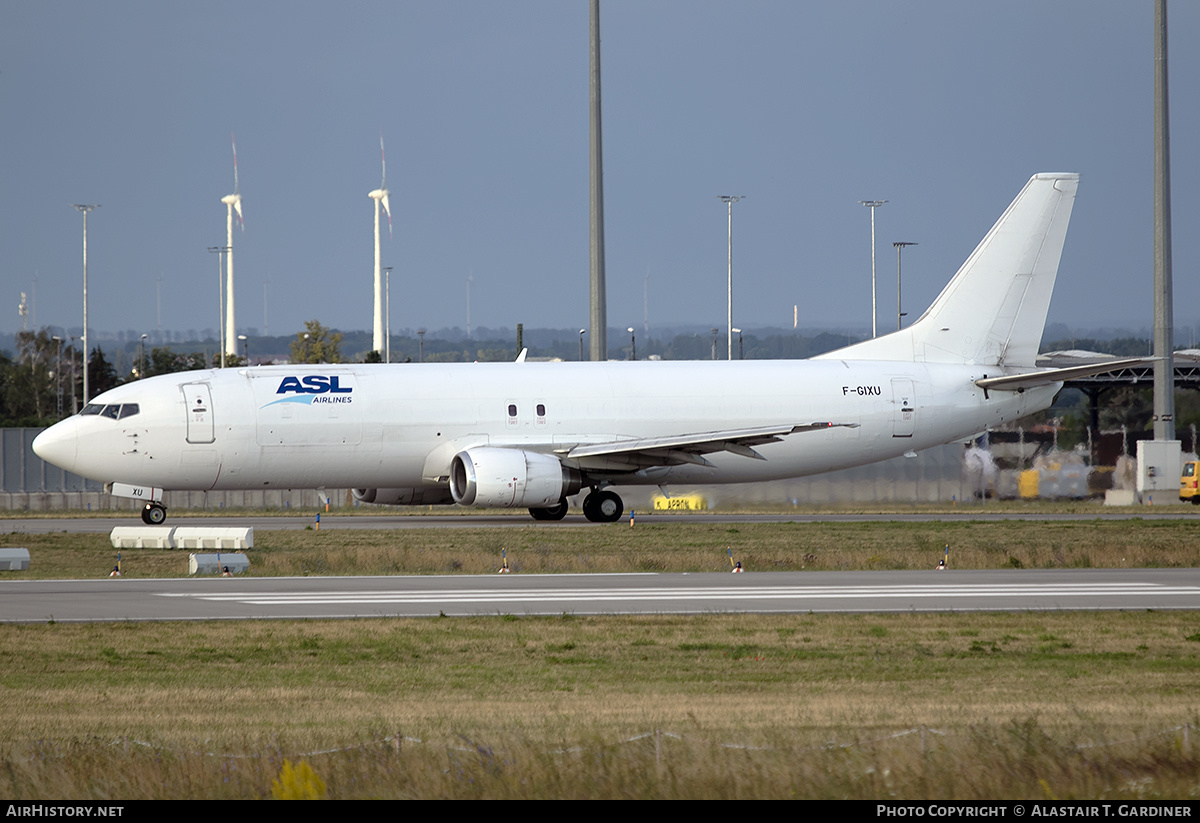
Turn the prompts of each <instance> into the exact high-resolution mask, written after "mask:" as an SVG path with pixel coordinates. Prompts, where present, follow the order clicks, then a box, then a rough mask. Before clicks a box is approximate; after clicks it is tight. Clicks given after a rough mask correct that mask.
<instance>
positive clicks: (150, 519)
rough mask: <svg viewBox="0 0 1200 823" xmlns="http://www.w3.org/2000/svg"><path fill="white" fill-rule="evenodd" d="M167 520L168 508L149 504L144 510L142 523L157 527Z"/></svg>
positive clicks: (157, 504) (158, 504)
mask: <svg viewBox="0 0 1200 823" xmlns="http://www.w3.org/2000/svg"><path fill="white" fill-rule="evenodd" d="M166 519H167V507H166V506H163V505H162V504H160V503H147V504H146V508H144V509H142V522H143V523H146V524H148V525H151V526H157V525H159V524H161V523H162V522H163V521H164V520H166Z"/></svg>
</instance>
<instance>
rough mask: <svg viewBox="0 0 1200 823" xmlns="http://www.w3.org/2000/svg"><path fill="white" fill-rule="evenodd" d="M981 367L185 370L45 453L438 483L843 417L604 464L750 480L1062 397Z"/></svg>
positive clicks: (299, 482)
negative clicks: (489, 465)
mask: <svg viewBox="0 0 1200 823" xmlns="http://www.w3.org/2000/svg"><path fill="white" fill-rule="evenodd" d="M990 371H991V373H992V374H993V375H995V374H996V373H997V372H998V369H996V368H995V367H994V366H993V367H992V368H991V370H990ZM988 372H989V369H988V368H987V367H982V366H961V365H945V364H921V363H905V362H887V361H880V362H862V361H839V360H806V361H741V362H728V361H717V362H704V361H701V362H687V363H664V362H636V363H627V362H611V363H464V364H424V365H414V364H405V365H390V366H389V365H338V366H310V367H296V366H270V367H259V368H252V369H247V368H242V369H236V370H234V369H229V370H225V371H219V370H213V371H200V372H187V373H181V374H174V375H164V376H161V377H155V378H150V379H147V380H143V381H138V382H136V383H131V384H127V385H124V386H121V387H119V388H116V389H113V390H112V391H109V392H106V393H105V394H103V395H101V396H99V397H97V398H95V399H94V400H93V404H94V405H96V406H111V405H115V404H133V403H136V404H137V409H138V411H137V413H136V414H134V415H132V416H120V418H119V419H113V417H112V416H106V415H104V414H90V415H81V416H77V417H74V418H71V419H70V420H69V421H64V423H63V424H60V425H59V427H56V429H55V431H56V435H55V438H56V440H55V442H56V445H55V446H53V448H55V449H57V451H56V453H58V454H62V453H63V452H64V451H67V450H70V451H73V459H69V460H68V462H69V464H70V465H67V466H66V468H69V469H70V470H71V471H73V472H75V473H77V474H80V475H83V476H84V477H89V478H93V479H96V480H101V481H104V482H114V481H115V482H122V483H131V484H144V485H150V486H160V487H164V488H166V489H169V490H188V489H213V490H224V489H266V488H319V487H329V488H341V487H354V488H370V487H380V488H393V487H405V488H420V487H443V488H444V487H445V486H446V484H447V482H448V477H449V472H450V462H451V459H452V458H453V457H454V456H455V455H456V454H458V453H459V452H461V451H463V450H466V449H469V448H473V447H479V446H498V447H504V448H517V449H525V450H529V451H533V452H541V453H546V454H553V453H556V452H557V453H560V454H561V453H563V452H565V451H566V450H568V449H569V448H571V447H573V446H576V445H580V444H590V443H605V442H610V441H619V440H623V439H634V438H646V437H656V436H668V435H675V434H679V433H681V432H710V431H720V430H725V429H732V428H741V427H752V426H768V425H779V424H806V423H810V422H813V421H818V420H820V421H829V422H831V423H835V424H838V425H836V426H835V427H831V428H829V429H828V430H824V431H815V432H808V433H804V434H800V435H793V436H790V437H786V438H783V440H782V441H780V442H773V443H767V444H765V445H762V446H759V447H757V450H758V452H759V453H760V454H761V455H762V457H763V458H765V460H758V459H753V458H751V457H746V456H742V455H738V454H732V453H720V454H715V455H709V456H708V457H707V462H709V463H710V464H711V465H708V466H705V465H696V464H687V465H675V466H659V467H651V468H644V469H636V470H630V468H631V467H629V466H622V465H620V464H619V463H611V461H610V463H609V465H608V468H607V469H605V470H604V474H605V476H606V478H607V480H608V482H611V483H612V484H614V485H619V484H623V483H657V484H670V483H713V482H719V483H741V482H751V481H759V480H772V479H779V478H786V477H798V476H803V475H808V474H816V473H820V472H826V471H830V470H833V469H839V468H845V467H849V466H856V465H861V464H864V463H870V462H874V461H877V460H883V459H887V458H890V457H895V456H898V455H901V454H904V453H906V452H910V451H917V450H920V449H924V448H929V447H931V446H935V445H939V444H942V443H948V442H952V441H954V440H958V439H962V438H965V437H969V436H971V435H973V434H976V433H978V432H981V431H983V430H984V429H987V428H989V427H992V426H997V425H1000V424H1002V423H1006V422H1009V421H1011V420H1014V419H1016V418H1018V417H1021V416H1023V415H1026V414H1029V413H1030V412H1033V411H1037V410H1039V409H1041V408H1044V407H1045V406H1047V405H1049V402H1050V400H1051V399H1052V398H1053V396H1054V393H1055V391H1056V390H1057V387H1056V386H1052V387H1042V388H1040V389H1037V390H1031V391H1028V392H1024V393H1013V392H1003V393H999V392H994V393H992V395H991V396H990V397H986V396H985V392H984V391H983V390H982V389H980V388H978V387H976V386H975V385H974V383H973V381H974V380H976V379H978V378H980V377H983V376H987V375H988ZM114 435H117V436H114ZM42 447H43V448H51V446H49V444H45V443H43V444H42ZM56 462H57V461H56ZM568 462H569V461H568ZM60 465H61V463H60ZM594 465H597V464H594Z"/></svg>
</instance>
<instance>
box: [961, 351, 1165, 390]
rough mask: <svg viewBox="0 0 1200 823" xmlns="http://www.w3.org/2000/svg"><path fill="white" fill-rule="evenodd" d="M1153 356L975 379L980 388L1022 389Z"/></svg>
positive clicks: (1151, 359) (1134, 365) (1115, 368)
mask: <svg viewBox="0 0 1200 823" xmlns="http://www.w3.org/2000/svg"><path fill="white" fill-rule="evenodd" d="M1156 359H1157V358H1154V357H1133V358H1129V359H1127V360H1106V361H1105V362H1103V363H1092V364H1090V365H1087V366H1068V367H1066V368H1061V369H1044V370H1042V371H1033V372H1026V373H1024V374H1006V375H1002V376H1000V377H984V378H981V379H979V380H976V381H975V385H976V386H978V387H979V388H981V389H986V390H989V391H990V390H996V391H1024V390H1025V389H1032V388H1034V387H1036V386H1048V385H1050V384H1051V383H1062V382H1063V381H1065V380H1074V379H1075V378H1077V377H1091V376H1092V375H1095V374H1105V373H1107V372H1113V371H1121V370H1122V369H1134V368H1138V367H1139V366H1145V365H1148V364H1150V363H1153V362H1154V361H1155V360H1156Z"/></svg>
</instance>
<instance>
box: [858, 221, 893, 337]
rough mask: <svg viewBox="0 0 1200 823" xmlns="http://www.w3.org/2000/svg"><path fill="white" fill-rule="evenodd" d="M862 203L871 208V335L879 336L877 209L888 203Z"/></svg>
mask: <svg viewBox="0 0 1200 823" xmlns="http://www.w3.org/2000/svg"><path fill="white" fill-rule="evenodd" d="M858 202H859V204H860V205H863V206H866V207H867V208H868V209H870V210H871V337H878V336H879V329H878V326H877V325H876V320H875V318H876V315H877V313H878V312H877V311H876V308H875V209H877V208H879V207H880V206H882V205H883V204H884V203H886V202H887V201H886V200H859V201H858Z"/></svg>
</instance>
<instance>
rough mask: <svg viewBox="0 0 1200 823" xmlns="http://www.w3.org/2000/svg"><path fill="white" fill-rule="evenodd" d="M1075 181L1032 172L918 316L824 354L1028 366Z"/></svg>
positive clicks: (1043, 322)
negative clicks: (904, 326)
mask: <svg viewBox="0 0 1200 823" xmlns="http://www.w3.org/2000/svg"><path fill="white" fill-rule="evenodd" d="M1078 185H1079V175H1078V174H1035V175H1034V176H1033V177H1031V178H1030V179H1029V182H1028V183H1026V184H1025V188H1023V189H1021V193H1020V194H1018V195H1017V197H1016V199H1015V200H1013V201H1012V203H1011V204H1010V205H1009V207H1008V208H1007V209H1006V210H1005V211H1004V214H1002V215H1001V216H1000V219H999V220H997V221H996V225H994V226H992V230H991V231H989V232H988V233H987V235H986V236H985V237H984V238H983V240H982V241H981V242H980V243H979V245H978V246H977V247H976V248H975V251H973V252H971V256H970V257H968V258H967V260H966V262H965V263H963V265H962V268H960V269H959V270H958V273H957V274H955V275H954V278H953V279H952V280H951V281H950V282H949V284H947V286H946V288H945V289H943V290H942V293H941V294H940V295H938V298H937V299H936V300H934V301H933V305H931V306H930V307H929V308H928V309H927V310H926V311H925V313H924V314H923V315H921V317H920V318H919V319H918V320H917V321H916V322H915V323H913V324H912V325H911V326H909V327H908V328H907V329H903V330H902V331H898V332H893V333H892V334H888V335H885V336H883V337H878V338H876V339H874V340H866V341H864V342H862V343H856V344H855V345H853V346H848V347H846V348H844V349H840V350H838V351H836V352H829V353H828V354H824V355H821V357H822V358H826V359H839V360H905V361H918V362H928V363H979V364H986V365H993V364H998V365H1006V366H1033V365H1034V360H1035V358H1036V357H1037V353H1038V346H1039V345H1040V343H1041V339H1042V329H1043V327H1044V326H1045V325H1046V312H1047V311H1048V310H1049V308H1050V296H1051V294H1052V293H1053V291H1054V278H1055V276H1056V275H1057V274H1058V261H1059V258H1060V257H1061V256H1062V248H1063V242H1064V241H1065V240H1066V236H1067V223H1068V222H1069V221H1070V219H1071V207H1072V205H1074V202H1075V189H1076V188H1077V187H1078Z"/></svg>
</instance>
